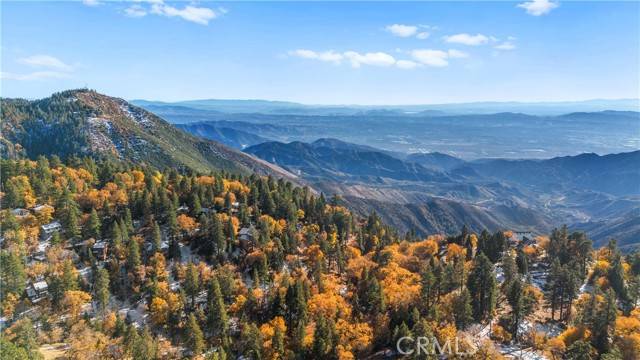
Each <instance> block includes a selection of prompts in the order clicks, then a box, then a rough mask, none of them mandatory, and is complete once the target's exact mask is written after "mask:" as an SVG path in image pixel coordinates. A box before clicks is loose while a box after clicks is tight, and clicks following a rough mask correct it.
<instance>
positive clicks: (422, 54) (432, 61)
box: [411, 49, 449, 67]
mask: <svg viewBox="0 0 640 360" xmlns="http://www.w3.org/2000/svg"><path fill="white" fill-rule="evenodd" d="M411 57H413V59H414V60H416V61H417V62H419V63H420V64H423V65H426V66H433V67H445V66H448V65H449V61H447V59H448V58H449V54H448V53H447V52H446V51H442V50H432V49H417V50H412V51H411Z"/></svg>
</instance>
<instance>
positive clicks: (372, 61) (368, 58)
mask: <svg viewBox="0 0 640 360" xmlns="http://www.w3.org/2000/svg"><path fill="white" fill-rule="evenodd" d="M344 57H345V58H347V59H349V61H351V66H353V67H354V68H359V67H360V66H361V65H370V66H392V65H394V64H395V63H396V59H395V58H394V57H393V56H391V55H389V54H387V53H384V52H369V53H364V54H361V53H358V52H356V51H347V52H345V53H344Z"/></svg>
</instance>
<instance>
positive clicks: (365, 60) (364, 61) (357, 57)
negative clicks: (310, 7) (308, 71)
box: [287, 49, 418, 69]
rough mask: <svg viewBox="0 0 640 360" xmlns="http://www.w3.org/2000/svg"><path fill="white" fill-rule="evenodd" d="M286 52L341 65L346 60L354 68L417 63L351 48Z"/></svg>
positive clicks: (405, 65)
mask: <svg viewBox="0 0 640 360" xmlns="http://www.w3.org/2000/svg"><path fill="white" fill-rule="evenodd" d="M287 54H288V55H289V56H293V57H298V58H302V59H309V60H317V61H322V62H328V63H332V64H334V65H341V64H342V63H344V62H346V63H348V64H350V65H351V67H352V68H354V69H357V68H360V67H362V66H363V65H366V66H376V67H392V66H396V67H398V68H400V69H413V68H415V67H416V66H417V65H418V64H416V63H414V62H413V61H410V60H396V58H395V57H393V55H390V54H387V53H385V52H381V51H378V52H365V53H361V52H358V51H352V50H349V51H345V52H336V51H333V50H329V51H314V50H308V49H298V50H292V51H289V52H288V53H287Z"/></svg>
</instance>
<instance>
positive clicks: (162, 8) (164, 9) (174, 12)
mask: <svg viewBox="0 0 640 360" xmlns="http://www.w3.org/2000/svg"><path fill="white" fill-rule="evenodd" d="M150 12H151V13H152V14H156V15H161V16H166V17H180V18H182V19H184V20H187V21H191V22H194V23H196V24H200V25H208V24H209V21H211V20H213V19H215V18H216V17H217V16H218V14H216V12H215V11H213V10H211V9H209V8H206V7H197V6H193V5H187V6H185V7H184V8H183V9H178V8H176V7H173V6H171V5H167V4H165V3H164V2H156V3H154V4H152V5H151V11H150Z"/></svg>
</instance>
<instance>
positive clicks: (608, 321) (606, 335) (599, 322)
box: [591, 290, 617, 354]
mask: <svg viewBox="0 0 640 360" xmlns="http://www.w3.org/2000/svg"><path fill="white" fill-rule="evenodd" d="M605 300H606V301H605V303H604V304H603V305H602V306H601V307H600V309H599V311H598V312H597V313H596V315H595V317H594V320H593V325H592V329H591V331H592V335H591V339H592V340H591V342H592V344H593V346H594V347H595V348H596V349H597V350H598V352H599V353H600V354H604V353H606V352H608V351H609V350H610V348H611V343H610V341H609V339H610V338H611V336H612V334H613V330H614V325H615V322H616V310H617V306H616V295H615V293H614V292H613V291H612V290H609V291H608V292H607V295H606V298H605Z"/></svg>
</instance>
